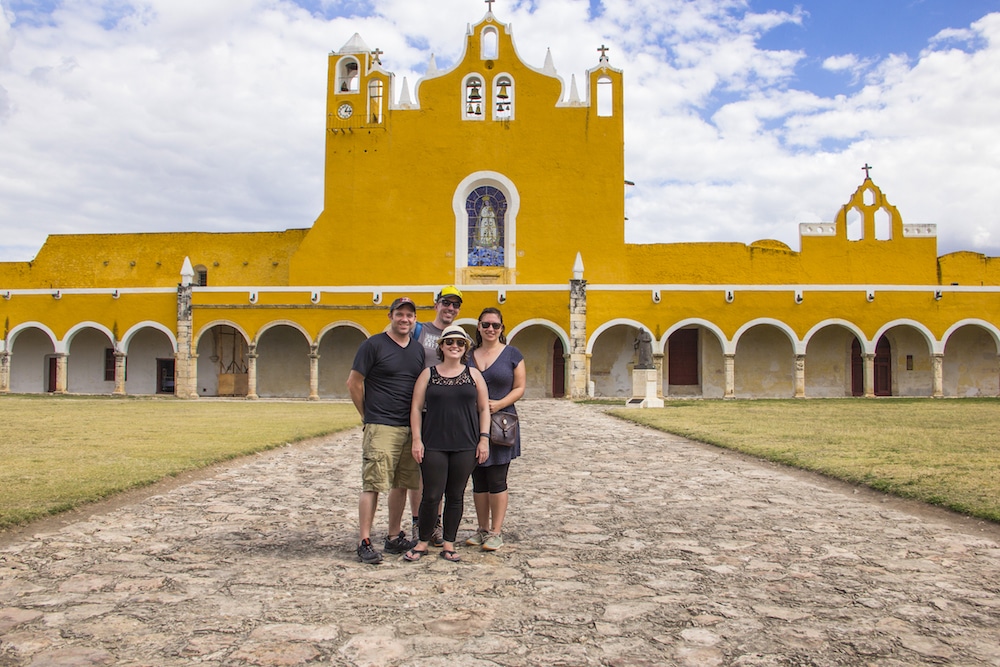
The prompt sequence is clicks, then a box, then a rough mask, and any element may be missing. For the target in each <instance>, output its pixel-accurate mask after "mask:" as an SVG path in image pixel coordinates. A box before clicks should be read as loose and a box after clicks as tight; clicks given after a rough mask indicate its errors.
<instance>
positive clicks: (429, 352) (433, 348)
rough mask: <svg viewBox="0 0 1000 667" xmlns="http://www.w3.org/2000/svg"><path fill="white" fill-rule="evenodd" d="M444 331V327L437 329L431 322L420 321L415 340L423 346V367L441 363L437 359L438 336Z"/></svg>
mask: <svg viewBox="0 0 1000 667" xmlns="http://www.w3.org/2000/svg"><path fill="white" fill-rule="evenodd" d="M443 333H444V329H438V328H437V327H436V326H434V323H433V322H421V323H420V334H419V336H418V338H417V340H418V341H419V342H420V345H421V346H422V347H423V348H424V368H430V367H431V366H436V365H437V364H439V363H441V362H440V361H439V360H438V353H437V349H438V338H440V337H441V334H443Z"/></svg>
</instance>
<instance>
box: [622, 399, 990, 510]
mask: <svg viewBox="0 0 1000 667" xmlns="http://www.w3.org/2000/svg"><path fill="white" fill-rule="evenodd" d="M608 413H609V414H611V415H613V416H615V417H618V418H620V419H625V420H629V421H633V422H635V423H638V424H643V425H645V426H649V427H651V428H655V429H658V430H661V431H666V432H669V433H673V434H676V435H679V436H682V437H685V438H690V439H692V440H698V441H700V442H704V443H707V444H710V445H715V446H718V447H722V448H725V449H731V450H735V451H738V452H742V453H745V454H749V455H752V456H755V457H758V458H761V459H765V460H768V461H773V462H775V463H780V464H784V465H788V466H792V467H795V468H799V469H802V470H808V471H811V472H816V473H820V474H823V475H826V476H828V477H832V478H835V479H839V480H842V481H845V482H849V483H851V484H857V485H861V486H866V487H868V488H871V489H874V490H876V491H881V492H884V493H888V494H891V495H894V496H898V497H900V498H907V499H911V500H919V501H921V502H924V503H928V504H931V505H936V506H938V507H943V508H946V509H949V510H953V511H956V512H959V513H961V514H965V515H968V516H971V517H975V518H979V519H986V520H989V521H992V522H1000V432H998V430H997V425H998V424H1000V400H998V399H993V398H990V399H944V400H942V399H887V400H881V399H879V400H871V399H822V400H781V399H776V400H756V401H714V400H687V401H668V402H667V403H666V404H665V405H664V407H663V408H647V409H641V410H638V409H624V408H623V409H614V410H609V411H608Z"/></svg>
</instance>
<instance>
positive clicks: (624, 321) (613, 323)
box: [566, 317, 663, 354]
mask: <svg viewBox="0 0 1000 667" xmlns="http://www.w3.org/2000/svg"><path fill="white" fill-rule="evenodd" d="M620 325H625V326H629V327H632V328H634V329H645V330H646V331H652V329H650V328H649V327H647V326H646V325H645V324H643V323H642V322H639V321H638V320H633V319H629V318H627V317H619V318H616V319H613V320H610V321H608V322H605V323H604V324H602V325H601V326H599V327H597V328H596V329H594V333H592V334H591V335H590V338H589V339H588V340H587V354H593V353H594V345H595V344H596V343H597V339H598V337H599V336H600V335H601V334H602V333H604V332H605V331H607V330H608V329H610V328H611V327H617V326H620ZM653 343H654V344H655V348H657V349H654V350H653V354H659V353H661V352H663V346H662V345H661V344H660V342H659V341H657V340H655V339H654V340H653ZM566 349H567V350H568V349H569V348H566Z"/></svg>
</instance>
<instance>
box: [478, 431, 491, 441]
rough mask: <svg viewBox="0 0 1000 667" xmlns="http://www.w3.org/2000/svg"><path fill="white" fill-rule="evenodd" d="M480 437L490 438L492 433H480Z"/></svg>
mask: <svg viewBox="0 0 1000 667" xmlns="http://www.w3.org/2000/svg"><path fill="white" fill-rule="evenodd" d="M479 437H480V438H486V439H487V440H489V439H490V434H489V433H480V434H479Z"/></svg>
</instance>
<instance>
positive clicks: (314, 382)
mask: <svg viewBox="0 0 1000 667" xmlns="http://www.w3.org/2000/svg"><path fill="white" fill-rule="evenodd" d="M309 400H310V401H318V400H319V344H318V343H313V344H312V345H310V346H309Z"/></svg>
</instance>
